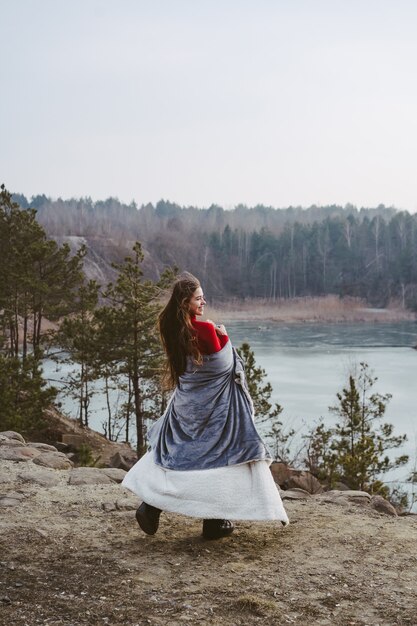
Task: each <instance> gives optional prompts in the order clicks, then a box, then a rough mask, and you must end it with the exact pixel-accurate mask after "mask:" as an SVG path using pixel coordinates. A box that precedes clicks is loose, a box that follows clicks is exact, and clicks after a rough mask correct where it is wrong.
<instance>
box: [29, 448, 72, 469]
mask: <svg viewBox="0 0 417 626" xmlns="http://www.w3.org/2000/svg"><path fill="white" fill-rule="evenodd" d="M37 452H38V454H39V452H41V451H40V450H37ZM33 462H34V463H36V465H41V466H42V467H51V468H52V469H58V470H66V469H71V467H73V463H72V461H70V460H69V459H68V458H67V457H66V456H65V454H63V453H62V452H41V454H39V456H37V457H36V458H35V459H33Z"/></svg>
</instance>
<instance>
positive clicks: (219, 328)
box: [207, 320, 227, 335]
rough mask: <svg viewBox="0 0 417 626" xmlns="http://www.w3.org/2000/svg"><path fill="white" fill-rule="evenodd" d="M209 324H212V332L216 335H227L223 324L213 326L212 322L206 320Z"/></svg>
mask: <svg viewBox="0 0 417 626" xmlns="http://www.w3.org/2000/svg"><path fill="white" fill-rule="evenodd" d="M207 322H209V324H213V326H214V330H215V331H216V333H217V334H218V335H227V330H226V328H225V327H224V325H223V324H215V323H214V322H213V321H212V320H207Z"/></svg>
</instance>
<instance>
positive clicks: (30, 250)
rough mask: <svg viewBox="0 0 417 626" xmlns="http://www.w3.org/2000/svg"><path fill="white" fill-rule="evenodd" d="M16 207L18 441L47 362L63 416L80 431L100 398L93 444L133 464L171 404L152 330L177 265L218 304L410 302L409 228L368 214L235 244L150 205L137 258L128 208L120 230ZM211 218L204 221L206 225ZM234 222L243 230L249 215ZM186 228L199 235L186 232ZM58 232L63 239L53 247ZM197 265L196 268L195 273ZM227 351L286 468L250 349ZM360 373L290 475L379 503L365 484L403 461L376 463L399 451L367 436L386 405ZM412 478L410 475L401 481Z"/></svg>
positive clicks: (8, 385) (7, 294)
mask: <svg viewBox="0 0 417 626" xmlns="http://www.w3.org/2000/svg"><path fill="white" fill-rule="evenodd" d="M15 200H16V197H15V198H13V197H12V194H10V193H9V192H8V191H7V190H6V189H5V188H4V186H3V185H2V187H1V191H0V246H1V257H0V270H1V271H0V405H1V408H2V411H1V413H0V431H1V430H9V429H10V430H18V431H20V432H23V433H25V434H28V435H30V434H31V433H34V432H36V431H37V429H39V428H40V429H41V428H42V425H43V420H44V412H45V410H46V409H47V408H48V407H49V406H50V405H51V403H54V402H55V401H56V398H57V394H58V388H56V387H54V386H53V385H51V383H53V382H54V381H51V380H48V381H47V380H46V379H45V378H44V376H43V365H44V361H45V359H53V360H55V361H56V363H57V366H61V365H62V364H64V363H65V364H67V365H69V366H70V368H69V370H68V371H67V374H66V376H64V377H62V378H61V379H60V381H59V383H60V386H61V393H66V394H67V395H69V396H71V397H72V399H73V401H74V406H75V407H77V408H76V415H75V414H74V416H73V417H76V418H77V419H78V421H79V423H80V425H81V426H83V427H84V426H88V425H89V420H90V416H91V406H90V405H91V400H92V397H93V396H94V394H97V393H100V394H102V395H103V396H104V397H105V399H106V406H107V415H106V416H105V420H104V421H103V422H102V428H103V431H104V434H105V436H106V437H107V438H108V439H110V440H118V439H124V440H125V441H126V442H128V441H132V440H135V441H136V449H137V453H138V455H139V456H140V455H141V454H142V453H143V452H144V451H145V450H146V445H147V428H148V425H149V423H150V421H151V420H154V419H155V418H156V417H158V416H159V415H161V413H162V412H163V410H164V407H165V406H166V402H167V400H168V397H169V393H170V390H169V389H166V388H164V386H163V385H162V384H161V381H162V379H163V372H164V367H165V365H164V363H165V359H164V354H163V350H162V347H161V343H160V341H159V338H158V333H157V318H158V313H159V311H160V310H161V306H162V302H163V301H164V298H165V297H166V294H167V290H168V289H169V288H170V286H171V285H172V282H173V280H174V278H175V276H176V274H177V272H178V268H177V267H175V265H176V264H177V263H178V265H180V264H182V265H183V267H184V266H185V267H190V264H191V260H189V261H185V260H184V259H185V258H186V255H187V254H189V255H190V259H191V258H192V259H193V262H194V263H195V264H196V265H195V267H196V268H197V269H198V267H199V265H198V263H199V262H200V272H199V273H200V275H201V269H203V270H204V272H205V274H204V273H203V276H204V275H205V276H206V277H207V280H210V281H211V284H212V285H213V286H216V287H217V293H218V294H219V296H220V295H223V296H224V297H230V296H231V295H232V296H240V297H246V296H247V295H251V296H257V295H261V296H263V297H265V296H266V297H268V298H269V299H271V300H274V299H276V298H278V297H293V296H296V295H299V294H300V293H304V294H308V293H312V294H316V293H319V294H320V293H331V292H332V291H336V290H339V293H341V295H342V294H343V293H352V292H351V291H349V288H350V289H353V286H354V285H356V287H355V288H357V289H359V288H363V289H365V288H366V286H368V287H369V289H370V291H369V293H367V295H368V296H369V297H370V298H372V297H373V298H375V300H377V299H378V298H380V300H378V301H380V302H381V303H382V304H383V300H384V298H385V299H387V298H392V297H398V296H399V295H400V296H401V297H402V302H403V304H404V306H406V305H407V306H414V301H413V300H412V299H409V298H411V296H412V295H413V294H414V289H415V286H416V282H415V276H416V274H415V267H416V263H415V245H414V243H415V242H414V237H415V219H414V217H413V216H410V215H408V214H404V213H394V214H392V216H391V217H390V218H389V220H388V221H385V218H384V217H383V216H382V215H380V214H379V212H378V210H377V211H376V213H375V214H374V215H373V217H372V219H371V218H370V216H369V215H367V214H364V215H361V214H360V213H359V214H357V215H354V214H353V213H349V214H347V215H345V214H343V213H342V214H337V215H328V214H327V215H324V217H323V219H322V221H320V222H317V221H313V222H312V223H308V222H307V221H306V222H305V223H304V224H301V223H299V222H293V223H284V225H283V227H282V230H280V229H279V228H278V227H277V232H276V233H274V232H272V230H268V229H267V228H266V227H263V228H261V229H260V230H259V231H256V230H255V231H250V232H246V231H245V229H244V227H246V226H248V225H247V223H246V222H245V220H244V219H243V220H242V224H241V227H240V228H238V227H235V228H233V229H232V227H231V226H230V225H229V224H226V225H224V224H220V225H219V224H218V225H217V229H215V230H213V224H211V225H210V226H207V223H208V221H209V216H208V214H207V212H206V213H204V211H200V212H197V210H196V209H190V210H187V209H180V208H175V207H174V209H175V210H174V209H173V210H174V212H176V213H177V215H176V216H172V215H171V216H170V217H169V215H170V213H169V210H168V209H167V208H166V207H165V209H166V210H165V209H164V211H165V212H164V211H162V208H161V207H162V205H160V206H157V207H156V208H150V207H147V208H146V210H145V209H144V212H145V214H146V215H147V216H148V219H147V220H145V222H144V223H145V224H146V229H144V231H143V232H142V234H143V235H144V232H146V233H147V236H146V237H145V235H144V239H145V241H146V244H145V245H146V247H143V246H142V244H141V242H140V241H132V239H131V237H132V236H134V235H135V233H136V231H135V230H134V228H133V224H136V222H137V224H136V228H137V229H138V230H140V228H141V226H140V225H141V223H142V221H141V220H143V217H144V216H143V214H142V213H141V209H139V210H138V209H137V208H136V207H130V208H129V207H124V209H123V210H125V211H126V212H127V214H129V212H131V219H132V225H131V229H130V230H128V229H127V227H126V222H122V221H121V220H120V221H118V220H117V219H116V215H117V210H116V209H117V207H119V209H120V211H121V208H120V207H121V205H117V204H116V206H112V207H110V208H109V210H108V211H107V213H106V212H105V214H106V215H107V217H104V214H102V213H101V209H100V208H99V207H97V206H94V207H93V206H91V207H90V209H89V210H84V209H85V207H84V208H80V207H78V208H77V207H76V206H72V205H71V203H69V205H70V206H69V207H68V211H65V210H64V208H65V204H64V205H62V206H55V205H54V204H53V203H51V202H50V201H47V200H45V201H44V204H43V205H42V206H43V207H45V208H44V210H42V206H41V207H39V208H38V209H36V208H34V207H31V206H28V205H27V203H25V202H24V200H22V198H20V202H21V203H22V205H23V207H22V206H20V205H19V204H18V203H17V202H16V201H15ZM35 204H36V202H35ZM71 206H72V208H71ZM254 210H255V211H259V210H260V209H254ZM77 211H81V212H80V213H77ZM187 211H189V215H190V216H191V217H190V219H189V220H188V219H186V217H185V216H186V215H187ZM384 211H385V209H384ZM208 212H210V209H209V210H208ZM223 213H224V212H222V211H221V210H218V211H217V214H218V216H222V215H223ZM267 213H268V211H267V212H266V214H267ZM325 213H326V212H325ZM244 214H245V215H246V213H244ZM77 215H78V216H79V221H80V222H81V221H82V216H83V215H84V216H85V219H84V223H83V225H82V228H81V226H80V225H78V226H77V219H76V218H77ZM247 216H248V217H250V218H251V219H252V217H253V216H252V215H251V213H250V211H249V212H248V213H247ZM271 216H272V217H273V216H274V214H271ZM271 216H269V217H271ZM52 217H54V218H55V219H54V221H52ZM61 217H62V220H60V218H61ZM223 217H225V219H226V217H227V218H228V217H229V215H226V216H224V215H223ZM232 217H233V216H232ZM272 217H271V220H272ZM119 218H120V212H119ZM198 218H199V219H201V221H202V224H203V225H204V224H205V226H206V227H207V230H205V229H204V228H197V224H198V222H199V219H198ZM175 220H176V221H175ZM193 220H195V225H194V226H193V225H192V224H193ZM204 220H206V222H204ZM42 222H43V223H44V224H45V225H42ZM110 224H113V225H114V229H116V227H117V228H118V237H119V239H117V240H115V239H114V238H113V237H110V235H111V234H114V233H111V230H112V229H111V227H110ZM158 224H159V228H157V226H158ZM175 224H176V226H175ZM271 224H272V222H271ZM271 224H270V226H271V228H272V225H271ZM46 225H48V227H47V226H46ZM174 226H175V227H174ZM47 230H49V233H48V232H47ZM52 230H54V231H55V232H54V233H51V231H52ZM93 230H95V231H96V232H95V233H94V234H91V233H92V232H93ZM97 231H100V232H102V233H103V235H102V236H103V238H104V239H105V240H106V246H109V241H110V240H111V245H112V246H113V248H112V252H113V260H112V262H111V265H109V267H110V268H111V272H112V279H111V280H108V281H104V282H103V284H100V283H99V282H98V281H96V280H94V279H91V278H89V277H88V276H87V275H86V273H85V271H84V270H85V261H86V258H87V255H88V254H89V252H91V251H89V248H88V246H89V244H90V241H95V240H96V239H97ZM63 232H66V233H70V234H69V235H66V236H63ZM87 233H88V237H87V236H86V235H87ZM81 234H83V235H82V236H81ZM65 237H67V239H69V241H71V237H74V238H75V241H76V242H77V243H78V244H79V243H80V242H81V241H82V242H84V243H83V245H81V246H79V247H78V249H76V251H75V253H74V250H72V249H71V246H70V245H69V243H68V242H63V243H62V242H59V241H58V240H59V239H62V238H64V239H65ZM123 237H124V243H123V245H122V243H121V242H122V241H123ZM98 239H99V240H100V238H98ZM158 242H159V243H158ZM168 242H171V244H172V246H169V245H168ZM129 246H130V247H129ZM300 250H301V252H300ZM101 252H102V254H104V248H102V249H101ZM123 252H125V255H124V257H123V258H122V259H120V256H121V255H122V253H123ZM95 253H96V255H97V250H96V251H95ZM279 255H281V263H279V262H278V259H279V258H280V257H279ZM317 255H318V256H317ZM96 258H98V256H97V257H96ZM201 258H203V260H206V261H207V263H206V264H205V265H204V264H203V268H201ZM317 258H318V260H317ZM313 259H316V264H315V265H312V263H313ZM209 260H210V262H209ZM150 261H151V262H150ZM146 262H147V264H146ZM309 263H310V265H309ZM364 264H365V265H364ZM146 265H147V272H148V274H152V272H153V273H154V276H152V275H149V276H147V275H146V272H145V268H146ZM216 267H217V268H218V271H220V270H221V271H222V281H223V282H221V281H220V280H219V279H217V278H216V275H215V268H216ZM191 268H192V269H194V266H192V265H191ZM336 268H339V270H336ZM341 268H343V272H342V274H340V273H339V275H338V274H337V271H339V272H341V271H342V270H341ZM245 271H246V274H245ZM285 272H286V273H285ZM361 272H362V274H361ZM384 272H387V273H388V274H389V276H390V277H391V278H387V276H386V274H384ZM349 273H350V274H349ZM348 274H349V276H350V277H351V278H350V282H348V280H347V278H346V276H347V275H348ZM229 281H230V282H229ZM378 281H380V282H378ZM383 283H384V287H383ZM342 285H344V287H343V289H344V291H341V287H342ZM349 286H350V287H349ZM398 288H400V291H398ZM372 289H373V290H374V291H372ZM353 293H355V295H361V293H360V292H353ZM362 295H363V294H362ZM239 351H240V353H241V356H242V358H243V359H244V362H245V364H246V376H247V381H248V386H249V390H250V393H251V396H252V398H253V402H254V407H255V415H256V419H257V421H258V422H259V423H265V424H267V425H268V428H269V429H270V431H269V433H267V435H266V436H267V440H268V442H269V444H270V445H271V446H272V449H273V454H274V458H276V459H279V460H283V461H289V460H291V449H290V442H291V439H292V437H293V435H294V432H293V431H287V430H286V429H285V427H284V426H283V423H282V422H281V420H280V414H281V412H282V407H281V406H280V405H278V404H273V403H272V401H271V393H272V387H271V385H270V384H269V383H268V382H267V381H266V380H265V379H266V376H267V374H266V372H265V371H264V370H263V369H262V368H260V367H258V366H257V364H256V361H255V355H254V353H253V351H252V350H251V349H250V346H249V345H248V344H243V345H242V346H241V347H240V349H239ZM361 368H362V369H361V374H360V375H359V377H358V378H357V379H355V378H353V377H351V378H350V380H349V386H348V387H346V388H345V389H343V392H342V393H340V394H338V395H337V397H338V400H339V404H338V406H337V407H335V408H334V409H332V410H334V411H335V412H336V413H337V415H338V416H339V417H340V422H339V424H338V425H336V427H335V428H333V429H329V430H327V429H325V428H324V426H323V425H322V424H320V425H319V426H318V427H317V428H316V429H315V430H313V431H312V432H310V433H308V434H307V435H306V436H305V439H306V440H307V446H306V448H305V450H306V454H305V455H304V458H303V460H302V464H303V466H307V467H308V468H309V469H310V470H311V472H312V473H313V475H316V476H319V477H321V478H322V479H323V480H329V481H330V482H332V481H333V482H334V481H337V480H345V481H346V483H347V484H349V485H350V486H351V488H354V489H368V490H371V491H375V492H380V493H387V488H386V487H385V486H384V484H383V483H382V482H381V481H380V479H379V478H378V477H379V476H380V475H381V474H384V473H385V472H387V471H389V470H390V469H392V468H394V467H400V466H402V465H404V464H406V463H407V461H408V458H407V457H406V456H404V455H403V456H400V457H398V458H396V459H389V458H388V457H387V456H386V451H387V450H392V449H396V448H398V447H400V446H401V445H402V444H403V442H404V441H405V440H406V437H405V435H401V436H399V437H398V436H394V435H393V427H392V425H390V424H380V425H377V424H376V422H377V421H379V420H381V419H382V418H383V416H384V413H385V407H386V404H387V402H388V401H389V397H390V396H389V394H388V395H385V396H382V395H379V394H375V393H373V392H372V386H373V384H374V382H375V380H374V379H373V378H372V376H371V375H370V374H369V373H368V370H367V365H366V364H361ZM55 382H57V381H55ZM114 390H117V391H118V396H119V400H118V403H117V404H116V405H114V403H113V402H112V401H111V396H112V391H114ZM303 450H304V447H303ZM414 479H415V477H414V475H413V476H412V477H411V478H410V481H411V480H412V481H414ZM403 500H404V499H403Z"/></svg>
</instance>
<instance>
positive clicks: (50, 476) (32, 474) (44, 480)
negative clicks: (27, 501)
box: [18, 467, 59, 487]
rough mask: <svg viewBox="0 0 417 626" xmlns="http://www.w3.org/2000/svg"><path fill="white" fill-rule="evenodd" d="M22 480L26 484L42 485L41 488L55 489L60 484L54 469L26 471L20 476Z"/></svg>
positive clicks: (40, 468)
mask: <svg viewBox="0 0 417 626" xmlns="http://www.w3.org/2000/svg"><path fill="white" fill-rule="evenodd" d="M18 477H19V478H20V480H22V481H23V482H24V483H31V484H34V485H40V486H41V487H55V485H57V484H58V483H59V478H58V476H57V475H56V474H55V471H54V470H52V469H46V468H45V469H43V468H42V467H39V468H36V471H33V470H32V471H25V472H22V473H21V474H19V476H18Z"/></svg>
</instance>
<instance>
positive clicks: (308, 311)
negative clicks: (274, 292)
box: [205, 295, 417, 324]
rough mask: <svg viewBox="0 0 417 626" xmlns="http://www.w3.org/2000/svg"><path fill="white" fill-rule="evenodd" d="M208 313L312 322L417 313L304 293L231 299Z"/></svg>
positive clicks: (217, 317)
mask: <svg viewBox="0 0 417 626" xmlns="http://www.w3.org/2000/svg"><path fill="white" fill-rule="evenodd" d="M205 317H206V318H208V319H213V321H215V322H220V321H221V322H225V323H227V322H234V321H245V322H258V321H259V322H272V323H277V324H279V323H283V324H311V323H329V324H337V323H343V322H351V323H363V322H368V323H370V322H372V323H373V322H375V323H380V322H385V323H387V322H388V323H394V322H405V321H407V322H412V321H416V320H417V314H416V313H414V312H413V311H410V310H408V309H405V308H402V306H401V305H400V303H399V302H391V303H390V305H389V306H388V307H386V308H377V307H372V306H370V305H369V303H367V302H365V301H364V300H362V299H360V298H351V297H345V298H339V297H338V296H333V295H330V296H320V297H303V298H291V299H277V300H276V301H275V302H271V300H260V299H251V300H249V299H247V300H229V301H226V302H223V303H221V304H220V303H214V304H213V305H212V306H211V305H207V310H206V314H205Z"/></svg>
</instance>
